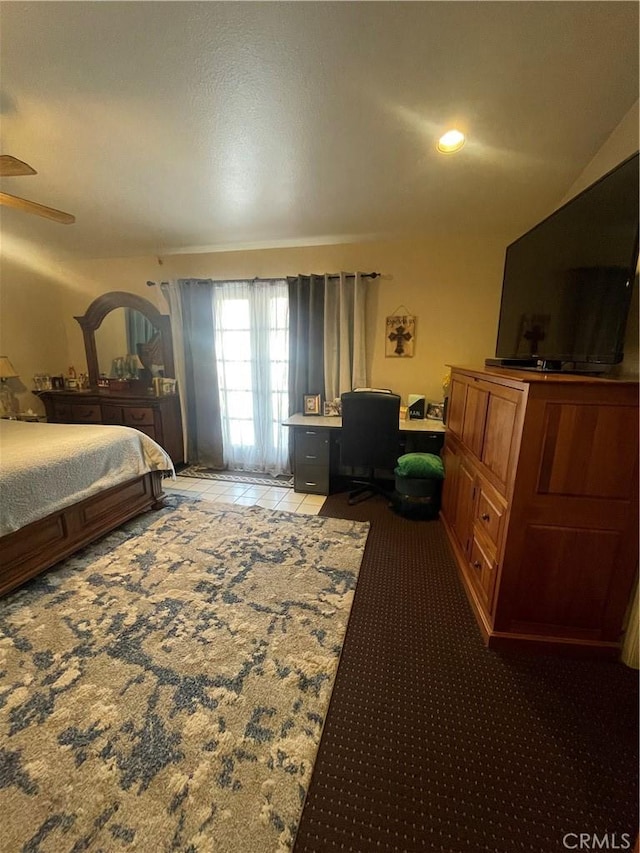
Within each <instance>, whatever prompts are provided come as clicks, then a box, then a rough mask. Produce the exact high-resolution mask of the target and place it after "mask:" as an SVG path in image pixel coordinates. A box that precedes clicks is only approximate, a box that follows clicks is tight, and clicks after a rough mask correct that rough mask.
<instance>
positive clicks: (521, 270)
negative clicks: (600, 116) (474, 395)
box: [487, 154, 639, 372]
mask: <svg viewBox="0 0 640 853" xmlns="http://www.w3.org/2000/svg"><path fill="white" fill-rule="evenodd" d="M638 183H639V176H638V154H634V155H633V156H632V157H629V158H628V159H627V160H625V161H624V162H622V163H620V165H618V166H617V167H616V168H615V169H612V170H611V171H610V172H608V173H607V174H606V175H604V176H603V177H602V178H600V179H599V180H598V181H596V182H595V183H594V184H592V185H591V186H590V187H588V188H587V189H586V190H584V191H583V192H581V193H580V194H579V195H577V196H575V198H573V199H571V200H570V201H569V202H567V203H566V204H565V205H563V206H562V207H561V208H559V209H558V210H556V211H555V212H554V213H552V214H551V216H548V217H547V218H546V219H544V220H543V221H542V222H540V223H539V224H538V225H536V226H535V227H534V228H532V229H531V230H530V231H527V233H526V234H524V235H523V236H522V237H520V238H519V239H517V240H516V241H515V242H513V243H511V245H510V246H508V247H507V250H506V255H505V264H504V277H503V282H502V301H501V304H500V322H499V326H498V338H497V342H496V357H495V358H492V359H487V364H492V365H502V366H513V367H524V368H533V369H538V370H568V371H576V372H583V371H584V372H606V371H607V370H609V369H610V368H611V366H612V365H614V364H617V363H618V362H620V361H622V358H623V345H624V335H625V328H626V323H627V316H628V313H629V305H630V302H631V294H632V291H633V286H634V278H635V273H636V267H637V263H638V208H639V197H638V196H639V193H638Z"/></svg>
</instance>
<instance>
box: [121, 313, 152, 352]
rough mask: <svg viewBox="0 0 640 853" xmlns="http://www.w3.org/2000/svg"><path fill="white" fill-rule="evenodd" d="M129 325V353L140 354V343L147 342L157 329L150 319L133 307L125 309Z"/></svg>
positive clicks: (127, 325) (127, 324)
mask: <svg viewBox="0 0 640 853" xmlns="http://www.w3.org/2000/svg"><path fill="white" fill-rule="evenodd" d="M124 315H125V322H126V327H127V353H131V355H137V354H138V344H146V343H148V342H149V341H150V340H151V338H153V336H154V335H155V334H156V329H155V327H154V325H153V323H151V321H150V320H147V318H146V317H145V316H144V314H141V313H140V311H136V310H134V309H132V308H125V309H124Z"/></svg>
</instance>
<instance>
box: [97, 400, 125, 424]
mask: <svg viewBox="0 0 640 853" xmlns="http://www.w3.org/2000/svg"><path fill="white" fill-rule="evenodd" d="M100 408H101V409H102V423H103V424H121V423H122V409H121V408H120V406H106V405H105V404H104V403H103V404H102V406H101V407H100Z"/></svg>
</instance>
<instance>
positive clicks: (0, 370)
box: [0, 355, 18, 379]
mask: <svg viewBox="0 0 640 853" xmlns="http://www.w3.org/2000/svg"><path fill="white" fill-rule="evenodd" d="M17 376H18V371H17V370H16V369H15V367H14V366H13V365H12V364H11V362H10V361H9V359H8V358H7V356H6V355H0V379H15V378H16V377H17Z"/></svg>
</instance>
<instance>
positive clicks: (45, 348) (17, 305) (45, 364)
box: [0, 257, 69, 412]
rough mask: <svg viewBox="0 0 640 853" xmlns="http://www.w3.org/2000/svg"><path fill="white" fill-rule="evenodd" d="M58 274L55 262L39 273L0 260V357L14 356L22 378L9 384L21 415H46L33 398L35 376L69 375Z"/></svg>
mask: <svg viewBox="0 0 640 853" xmlns="http://www.w3.org/2000/svg"><path fill="white" fill-rule="evenodd" d="M29 260H33V258H31V259H29ZM55 272H56V267H55V264H54V263H53V262H49V263H48V264H47V265H45V266H44V267H43V268H42V269H40V268H39V267H38V266H37V265H35V264H34V265H33V266H29V265H27V264H26V263H24V262H20V263H16V262H13V261H11V260H10V259H8V258H7V257H3V258H2V260H1V261H0V353H1V354H2V355H7V356H8V357H9V359H10V360H11V363H12V364H13V366H14V367H15V369H16V370H17V372H18V374H19V376H20V378H19V380H10V384H11V386H12V387H13V390H14V391H15V392H16V394H17V396H18V401H19V404H20V410H21V411H27V410H28V409H29V408H31V409H33V411H37V412H44V407H43V406H42V404H41V403H40V401H39V400H37V399H36V398H35V397H34V396H33V394H31V389H32V388H33V381H32V380H33V376H34V374H35V373H66V371H67V369H68V367H69V361H68V358H69V342H68V341H67V331H66V325H65V323H64V318H63V314H62V311H61V302H60V287H59V284H58V282H57V280H56V279H55V277H54V276H55Z"/></svg>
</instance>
